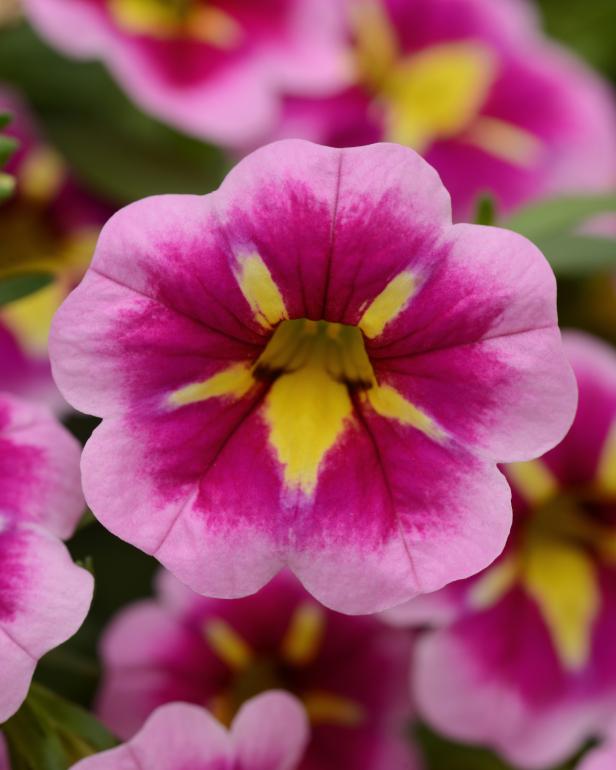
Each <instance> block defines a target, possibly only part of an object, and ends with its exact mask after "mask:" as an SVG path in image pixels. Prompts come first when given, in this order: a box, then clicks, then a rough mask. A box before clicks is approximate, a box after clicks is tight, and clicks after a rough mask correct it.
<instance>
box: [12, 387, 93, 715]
mask: <svg viewBox="0 0 616 770" xmlns="http://www.w3.org/2000/svg"><path fill="white" fill-rule="evenodd" d="M83 505H84V502H83V498H82V496H81V491H80V486H79V445H78V443H77V441H76V440H75V439H74V438H73V437H72V436H71V435H70V434H69V433H68V431H66V430H65V429H64V428H63V427H62V426H61V425H59V424H58V423H56V421H55V420H54V419H53V417H52V416H51V415H50V414H49V413H48V412H47V411H46V410H45V409H43V408H42V407H39V406H35V405H33V404H29V403H26V402H24V401H21V400H18V399H16V398H14V397H13V396H8V395H5V394H4V395H0V562H1V563H2V571H1V573H0V722H3V721H5V720H6V719H8V717H10V716H11V715H12V714H13V713H14V712H15V711H16V710H17V708H18V707H19V706H20V704H21V702H22V701H23V699H24V698H25V696H26V693H27V691H28V687H29V684H30V679H31V677H32V673H33V671H34V668H35V666H36V663H37V661H38V659H39V658H40V657H41V656H42V655H44V654H45V653H46V652H48V650H50V649H52V648H53V647H55V646H57V645H58V644H61V643H62V642H64V641H66V639H68V638H69V637H70V636H71V635H72V634H74V633H75V631H77V629H78V628H79V626H80V625H81V623H82V621H83V619H84V618H85V616H86V613H87V611H88V607H89V605H90V599H91V597H92V577H91V575H90V574H89V573H88V572H87V571H86V570H83V569H81V568H80V567H77V566H75V565H74V564H73V562H72V561H71V558H70V556H69V554H68V551H67V550H66V548H65V546H64V545H63V544H62V542H61V540H63V539H66V538H67V537H69V536H70V535H71V533H72V532H73V530H74V528H75V525H76V524H77V521H78V520H79V517H80V515H81V513H82V511H83Z"/></svg>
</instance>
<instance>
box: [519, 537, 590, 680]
mask: <svg viewBox="0 0 616 770" xmlns="http://www.w3.org/2000/svg"><path fill="white" fill-rule="evenodd" d="M523 559H524V563H523V582H524V586H525V588H526V590H527V591H528V593H529V594H530V595H531V596H532V597H533V599H534V600H535V601H536V602H537V604H538V605H539V609H540V610H541V614H542V616H543V618H544V620H545V623H546V624H547V626H548V629H549V631H550V635H551V637H552V642H553V644H554V647H555V648H556V650H557V652H558V655H559V657H560V659H561V661H562V663H563V665H564V666H565V667H566V668H568V669H571V670H579V669H580V668H582V667H583V666H584V665H585V664H586V662H587V660H588V656H589V654H590V648H591V641H592V629H593V624H594V622H595V619H596V617H597V614H598V612H599V608H600V602H601V597H600V593H599V587H598V578H597V574H596V572H595V567H594V564H593V562H592V559H591V557H590V556H589V555H587V554H586V552H585V551H584V550H582V549H581V548H578V547H576V546H571V545H569V544H567V543H564V542H559V541H557V540H553V539H552V540H550V539H547V538H529V541H528V544H527V546H526V548H525V549H524V552H523Z"/></svg>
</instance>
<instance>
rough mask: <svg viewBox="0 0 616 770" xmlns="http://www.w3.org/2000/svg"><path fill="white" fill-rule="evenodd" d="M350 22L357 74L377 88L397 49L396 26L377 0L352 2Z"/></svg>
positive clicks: (391, 63) (397, 51)
mask: <svg viewBox="0 0 616 770" xmlns="http://www.w3.org/2000/svg"><path fill="white" fill-rule="evenodd" d="M351 25H352V28H353V30H354V33H355V64H356V70H357V75H358V78H359V80H360V81H361V82H364V83H367V84H368V86H370V87H372V88H373V89H377V88H379V86H380V84H381V83H382V81H383V79H384V78H385V76H386V75H387V73H388V72H389V71H391V69H392V68H393V66H394V64H395V62H396V60H397V59H398V56H399V53H400V50H399V45H398V40H397V35H396V30H395V28H394V26H393V24H392V23H391V21H390V19H389V15H388V13H387V11H386V9H385V7H384V5H383V3H382V2H380V0H363V2H359V3H357V4H356V5H353V7H352V9H351Z"/></svg>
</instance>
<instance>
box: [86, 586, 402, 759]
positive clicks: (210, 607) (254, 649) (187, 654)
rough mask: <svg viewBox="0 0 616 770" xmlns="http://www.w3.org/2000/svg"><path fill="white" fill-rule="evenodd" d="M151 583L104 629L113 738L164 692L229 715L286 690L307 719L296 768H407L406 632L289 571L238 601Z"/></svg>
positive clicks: (102, 704) (105, 692) (103, 697)
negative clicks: (356, 612) (152, 590)
mask: <svg viewBox="0 0 616 770" xmlns="http://www.w3.org/2000/svg"><path fill="white" fill-rule="evenodd" d="M158 585H159V596H158V598H157V599H156V600H154V601H146V602H141V603H138V604H135V605H134V606H131V607H128V608H127V609H126V610H124V611H123V612H122V613H121V614H120V615H119V616H118V617H117V618H116V619H115V620H114V621H113V623H112V624H111V626H110V628H109V629H108V631H107V632H106V634H105V636H104V638H103V642H102V650H101V652H102V659H103V665H104V671H105V675H104V680H103V686H102V691H101V693H100V696H99V700H98V703H99V713H100V716H101V718H102V719H103V721H104V722H105V723H106V724H107V725H108V726H109V727H110V729H112V730H113V731H114V732H116V733H117V734H118V735H120V736H122V737H124V738H126V737H130V736H131V735H132V734H133V733H134V732H135V731H136V730H137V729H138V728H140V727H141V725H142V724H143V722H144V720H145V719H146V717H147V716H148V715H149V714H150V713H151V712H152V711H153V710H154V709H156V708H157V707H158V706H160V705H161V704H163V703H167V702H173V701H187V702H190V703H197V704H202V705H205V706H207V708H209V709H210V710H211V711H212V712H213V713H214V714H215V715H216V716H217V717H218V718H219V719H220V720H221V721H222V722H223V723H225V724H226V723H228V722H230V721H231V719H232V718H233V716H234V714H235V713H236V712H237V709H238V708H239V707H240V705H241V704H242V703H243V702H244V701H245V700H246V699H247V698H249V697H251V696H252V695H254V694H256V693H259V692H262V691H264V690H268V689H271V688H284V689H286V690H289V691H291V692H293V693H294V694H295V695H296V696H297V697H298V698H299V699H300V700H302V702H303V704H304V706H305V708H306V710H307V713H308V717H309V719H310V721H311V723H312V737H311V741H310V744H309V749H308V752H307V754H306V756H305V759H304V760H303V761H302V763H301V764H300V767H301V770H329V768H331V770H335V768H340V767H352V768H355V770H364V769H365V770H380V768H383V767H385V766H387V767H396V768H401V769H402V768H406V767H410V763H411V757H410V749H409V747H408V745H407V744H406V741H405V740H404V736H403V729H404V727H405V724H406V722H407V721H408V719H409V714H410V703H409V698H408V688H407V686H406V679H407V672H408V668H409V660H410V651H411V637H410V635H409V634H408V633H407V632H405V631H397V630H393V629H391V628H388V627H387V626H386V625H384V624H383V623H382V622H381V621H379V620H377V619H375V618H369V617H362V618H351V617H348V616H345V615H339V614H338V613H335V612H331V611H330V610H326V609H325V608H323V607H321V606H319V605H318V604H317V603H316V602H315V601H314V600H313V599H312V598H311V597H310V596H309V594H307V593H306V592H305V591H304V590H303V589H302V588H301V586H300V585H299V583H298V582H297V581H296V580H295V579H294V578H293V577H292V576H291V575H289V574H287V573H282V574H281V575H279V576H278V577H277V578H276V579H275V580H274V581H272V582H271V583H270V584H269V585H268V586H267V587H266V588H263V589H262V590H261V591H260V592H259V593H258V594H255V595H254V596H251V597H248V598H246V599H242V600H238V601H235V602H229V601H224V600H215V599H205V598H203V597H200V596H198V595H196V594H194V593H192V592H191V591H190V590H189V589H187V588H185V587H184V586H182V585H181V584H180V583H179V582H178V581H176V580H175V578H173V577H172V576H171V575H170V574H169V573H165V572H163V573H161V575H160V577H159V581H158ZM376 672H378V675H375V674H376Z"/></svg>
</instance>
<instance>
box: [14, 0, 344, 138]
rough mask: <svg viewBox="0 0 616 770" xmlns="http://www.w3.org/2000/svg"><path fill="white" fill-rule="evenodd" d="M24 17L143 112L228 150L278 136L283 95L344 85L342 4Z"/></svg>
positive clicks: (91, 3) (62, 9)
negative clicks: (110, 76) (109, 76)
mask: <svg viewBox="0 0 616 770" xmlns="http://www.w3.org/2000/svg"><path fill="white" fill-rule="evenodd" d="M26 8H27V10H28V13H29V17H30V19H31V20H32V22H33V23H34V24H35V25H36V26H37V28H38V29H39V30H40V31H41V33H42V34H43V35H45V36H46V37H47V38H48V39H49V40H50V41H51V42H52V43H53V44H55V45H57V46H58V47H59V48H60V49H61V50H63V51H66V52H67V53H68V54H70V55H72V56H77V57H84V58H93V57H97V58H101V59H103V60H104V61H105V62H106V63H107V65H108V66H109V67H110V69H111V71H112V72H113V73H114V75H115V76H116V77H117V78H118V80H119V81H120V82H121V83H122V85H123V86H124V88H126V89H127V91H128V92H129V93H130V94H131V96H132V97H133V98H134V99H135V100H136V101H137V102H138V103H139V104H141V105H142V106H143V107H144V109H146V110H149V111H151V112H153V113H154V114H155V115H157V116H159V117H161V118H162V119H163V120H166V121H168V122H170V123H173V124H176V125H178V126H179V127H180V128H182V129H184V130H185V131H188V132H190V133H194V134H197V135H199V136H202V137H204V138H206V139H210V140H214V141H216V142H220V143H222V144H224V145H227V146H229V145H230V146H238V145H239V146H243V145H245V144H247V143H250V142H253V141H254V140H257V139H259V138H260V137H261V136H262V135H263V134H264V133H265V132H267V131H269V130H271V129H272V127H273V125H274V124H275V121H276V118H277V114H278V110H279V102H280V99H281V97H282V95H283V94H284V93H295V94H327V93H330V92H331V91H333V90H334V89H335V88H336V87H337V86H338V85H339V84H340V83H341V82H343V81H344V80H346V77H347V75H346V62H345V57H344V27H343V23H342V16H341V13H340V8H339V3H338V0H335V1H334V2H331V0H260V2H258V3H254V2H252V0H216V2H212V3H209V2H207V3H206V2H202V0H190V1H189V2H178V0H172V2H165V0H28V2H27V3H26ZM76 30H79V33H78V34H75V32H76Z"/></svg>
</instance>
